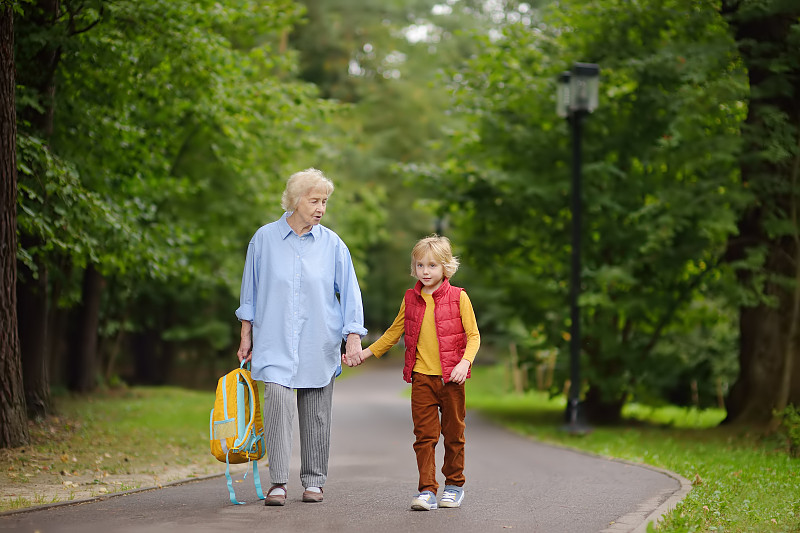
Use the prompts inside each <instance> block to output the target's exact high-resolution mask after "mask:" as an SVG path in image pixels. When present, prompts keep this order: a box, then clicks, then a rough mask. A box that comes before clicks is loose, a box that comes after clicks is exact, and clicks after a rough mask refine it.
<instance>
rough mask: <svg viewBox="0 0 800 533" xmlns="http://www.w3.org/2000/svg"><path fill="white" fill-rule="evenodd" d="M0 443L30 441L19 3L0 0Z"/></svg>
mask: <svg viewBox="0 0 800 533" xmlns="http://www.w3.org/2000/svg"><path fill="white" fill-rule="evenodd" d="M0 74H2V75H0V80H2V81H0V191H1V192H0V202H2V203H0V209H2V220H0V231H1V232H2V235H0V268H1V269H2V270H0V271H1V272H2V291H0V448H10V447H14V446H20V445H23V444H27V442H28V438H29V437H28V424H27V420H26V417H25V396H24V394H23V388H22V385H23V382H22V361H21V360H20V349H19V336H18V334H17V310H16V299H17V296H16V286H17V257H16V255H17V254H16V250H17V235H16V231H17V229H16V228H17V224H16V222H17V220H16V219H17V162H16V152H17V150H16V143H17V140H16V137H17V119H16V110H15V105H14V100H15V99H14V78H15V76H14V6H13V3H12V2H10V1H9V0H3V2H2V3H0Z"/></svg>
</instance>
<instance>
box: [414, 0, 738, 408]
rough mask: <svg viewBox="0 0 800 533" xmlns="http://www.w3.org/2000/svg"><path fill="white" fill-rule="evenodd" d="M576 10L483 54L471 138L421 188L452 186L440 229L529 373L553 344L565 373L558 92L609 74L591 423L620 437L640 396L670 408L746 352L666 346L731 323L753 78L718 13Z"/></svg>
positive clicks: (593, 301) (585, 298) (694, 7)
mask: <svg viewBox="0 0 800 533" xmlns="http://www.w3.org/2000/svg"><path fill="white" fill-rule="evenodd" d="M563 8H564V4H558V9H555V8H552V9H545V10H542V11H533V12H531V11H530V8H529V7H527V6H523V5H520V7H519V11H518V12H517V13H516V14H514V13H509V12H507V13H506V19H505V20H506V22H504V23H503V24H502V25H501V30H502V32H498V33H497V34H495V35H492V36H489V37H486V38H484V39H483V42H482V52H481V54H480V55H479V56H478V57H476V58H475V59H474V60H473V61H471V62H470V64H469V65H468V68H465V69H462V70H461V71H459V72H458V73H457V75H456V76H455V77H454V79H453V87H454V89H455V90H456V91H457V94H458V95H459V98H458V101H457V105H458V107H457V109H458V110H459V111H460V112H462V113H464V114H465V116H467V117H469V119H470V120H471V123H470V125H469V126H470V127H468V128H465V129H464V131H463V132H459V133H458V134H456V135H454V136H453V142H452V143H451V146H452V147H453V148H454V149H453V151H452V152H451V157H450V158H449V159H448V160H447V162H446V163H445V164H443V165H441V168H440V169H437V168H424V167H423V168H421V169H418V173H419V174H421V175H422V176H423V177H424V178H425V180H426V181H427V182H430V181H431V180H438V181H439V182H440V185H441V187H440V188H438V189H437V190H436V192H437V193H438V194H439V195H440V197H441V198H443V199H446V202H445V203H444V204H443V206H442V214H443V215H447V216H449V217H450V218H451V219H452V220H453V226H454V227H455V228H456V230H455V231H456V236H457V237H456V242H460V243H461V244H462V246H464V247H465V248H466V249H467V250H468V254H467V256H466V258H465V259H466V260H467V261H466V262H468V263H471V264H473V265H474V266H475V273H476V275H479V276H480V279H482V280H483V283H482V285H484V286H486V287H489V289H487V290H486V291H485V292H486V294H485V295H484V296H483V298H485V301H486V309H487V310H489V311H490V313H491V315H492V318H493V325H494V326H495V327H496V328H497V329H498V330H499V331H500V332H504V333H505V334H506V335H510V336H511V338H512V339H514V340H516V341H517V342H518V343H519V344H521V345H522V346H524V347H525V348H527V349H528V352H527V357H528V358H529V362H531V363H533V362H534V356H535V353H534V352H535V350H536V349H538V348H551V347H555V348H557V349H559V350H560V352H561V354H562V361H563V360H564V359H566V357H564V356H565V355H566V353H567V350H566V349H567V347H568V340H569V339H568V334H567V332H568V330H569V327H568V326H569V316H568V315H569V314H568V307H567V305H566V304H567V294H568V293H567V291H568V282H567V280H568V279H569V271H568V268H569V267H568V265H569V259H568V258H569V255H568V254H569V243H568V239H567V237H568V234H569V232H568V231H567V228H569V225H570V223H571V220H570V218H571V217H570V211H569V206H568V202H567V200H568V198H569V194H568V192H569V191H568V187H569V183H568V181H569V180H568V179H566V177H567V176H568V169H569V162H568V156H569V146H568V139H569V135H568V132H567V125H566V124H565V123H564V121H563V120H560V119H559V118H557V117H556V116H555V112H554V107H553V100H552V96H551V95H554V94H555V87H554V84H555V79H556V77H557V75H558V74H559V73H560V72H561V71H563V70H565V69H567V68H569V67H570V65H571V63H572V62H574V61H590V62H597V63H599V64H600V65H601V69H602V73H603V74H602V87H603V89H602V96H601V98H602V100H601V106H600V108H599V109H598V111H597V112H596V113H595V114H594V115H593V116H592V117H591V118H590V119H589V120H587V121H586V129H585V134H584V161H585V162H589V163H587V164H586V165H585V166H584V187H585V188H584V191H585V196H584V211H585V216H584V224H585V225H584V228H583V232H582V236H583V239H584V242H583V244H582V249H583V250H584V264H583V272H582V273H581V277H582V291H581V300H580V305H581V309H582V312H581V319H582V324H581V329H582V331H583V332H584V337H583V338H582V347H581V348H582V354H583V355H582V372H583V374H584V376H585V378H586V386H585V395H586V408H587V413H588V414H589V417H590V420H592V422H594V423H601V422H613V421H615V420H617V419H618V418H619V416H620V413H621V408H622V406H623V405H624V403H625V402H626V401H627V400H628V399H629V398H630V397H631V396H634V395H635V396H636V397H637V398H644V397H648V395H649V399H651V400H655V399H656V398H657V397H659V396H660V397H662V398H663V397H664V396H665V393H666V391H667V390H668V389H670V388H671V387H674V386H677V385H678V384H679V380H681V379H685V376H681V375H680V374H679V372H678V369H681V370H682V369H684V368H686V367H687V366H688V367H689V368H691V369H693V368H698V369H699V368H700V366H701V365H700V363H701V362H702V361H704V360H706V361H707V360H710V359H712V358H713V357H715V356H716V354H719V353H723V354H724V353H726V351H730V350H731V348H732V347H733V340H734V339H733V335H728V334H727V333H723V334H721V336H720V337H719V338H717V339H715V341H716V342H715V346H710V345H707V344H702V343H698V344H695V345H693V346H691V350H692V352H691V354H692V355H691V357H690V358H687V359H688V360H687V359H681V358H679V354H678V353H677V350H675V349H665V347H666V346H670V345H673V346H676V345H678V343H679V342H680V343H682V346H683V347H684V348H686V340H687V339H694V340H696V341H699V340H700V339H702V338H703V335H702V334H701V333H702V331H706V332H707V331H717V330H716V329H715V324H716V323H717V322H718V321H719V320H720V317H721V316H723V317H724V316H726V313H725V309H726V306H727V305H729V304H727V303H726V301H725V299H724V295H725V294H726V291H727V290H729V289H730V287H731V283H730V279H729V276H728V274H727V273H726V272H725V269H724V268H723V267H722V266H721V265H720V258H721V254H722V252H723V251H724V244H725V240H726V238H727V236H728V235H729V234H730V233H732V232H733V231H734V230H735V226H734V220H735V215H734V213H735V209H736V208H737V207H738V206H739V205H740V204H741V202H742V201H743V200H744V195H742V194H741V193H740V191H739V188H738V187H736V179H735V178H736V167H735V164H734V163H735V154H736V153H737V149H738V142H737V135H738V125H739V123H740V121H741V120H742V117H743V112H742V110H743V106H741V105H740V103H741V98H742V97H743V95H744V84H743V80H744V78H743V75H742V72H741V70H740V69H739V68H737V64H736V60H735V56H734V55H733V54H732V47H731V40H730V38H729V37H728V35H727V33H726V27H725V24H724V22H723V21H722V20H721V18H720V17H719V14H718V13H717V12H716V11H715V10H714V9H713V6H712V4H711V3H710V2H708V3H701V4H698V3H697V2H690V1H688V0H671V1H666V2H663V1H661V2H644V3H638V4H631V3H630V2H625V1H608V2H603V3H598V2H573V3H570V4H569V9H563ZM540 22H541V23H542V24H541V25H540ZM537 26H538V27H537ZM477 296H478V295H477V294H476V297H477ZM476 299H477V298H476ZM483 303H484V302H483V301H479V302H478V303H476V305H477V306H478V307H479V308H480V307H481V305H482V304H483ZM731 328H732V324H730V323H729V324H728V327H727V329H728V330H731ZM559 366H560V369H561V371H562V372H563V371H564V370H565V369H566V365H564V364H562V365H559ZM723 366H724V365H723ZM726 368H728V367H726ZM698 373H699V372H698ZM562 375H564V373H562ZM715 377H716V376H715ZM684 386H685V387H686V388H687V389H688V387H689V383H684ZM558 388H559V387H556V389H558ZM554 392H555V391H554Z"/></svg>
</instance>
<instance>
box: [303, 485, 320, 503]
mask: <svg viewBox="0 0 800 533" xmlns="http://www.w3.org/2000/svg"><path fill="white" fill-rule="evenodd" d="M303 501H304V502H306V503H319V502H321V501H322V488H321V487H320V489H319V492H314V491H311V490H305V491H303Z"/></svg>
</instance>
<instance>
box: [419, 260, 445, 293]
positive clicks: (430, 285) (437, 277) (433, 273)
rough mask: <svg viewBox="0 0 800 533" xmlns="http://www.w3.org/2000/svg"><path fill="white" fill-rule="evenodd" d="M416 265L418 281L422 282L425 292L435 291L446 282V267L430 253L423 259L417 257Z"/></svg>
mask: <svg viewBox="0 0 800 533" xmlns="http://www.w3.org/2000/svg"><path fill="white" fill-rule="evenodd" d="M414 265H415V266H414V271H415V272H416V275H417V279H418V280H420V281H421V282H422V285H423V290H425V292H433V291H435V290H436V289H438V288H439V285H441V284H442V281H444V266H443V265H442V264H441V263H440V262H439V261H437V260H436V259H434V258H433V256H432V255H431V254H430V252H428V253H427V254H425V255H424V256H423V257H417V258H416V260H415V261H414Z"/></svg>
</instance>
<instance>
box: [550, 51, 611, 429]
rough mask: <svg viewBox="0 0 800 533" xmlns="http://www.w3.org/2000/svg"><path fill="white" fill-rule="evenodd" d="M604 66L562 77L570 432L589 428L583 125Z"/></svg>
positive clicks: (580, 67) (579, 67) (586, 66)
mask: <svg viewBox="0 0 800 533" xmlns="http://www.w3.org/2000/svg"><path fill="white" fill-rule="evenodd" d="M599 78H600V67H598V66H597V65H595V64H593V63H575V64H574V65H573V66H572V71H569V72H563V73H561V75H560V76H559V78H558V92H557V94H556V106H557V108H556V111H557V113H558V116H560V117H563V118H566V119H567V120H568V121H569V124H570V127H571V130H572V194H571V210H572V261H571V269H570V290H569V300H570V321H571V326H570V346H569V352H570V388H569V399H568V402H567V412H566V422H567V425H566V427H565V429H566V430H567V431H569V432H570V433H585V432H587V431H588V429H589V428H588V426H587V425H586V421H585V417H584V416H583V412H582V407H581V404H580V394H581V366H580V365H581V357H580V354H581V329H580V325H581V320H580V318H581V315H580V307H579V306H578V297H579V295H580V291H581V285H580V284H581V211H582V209H581V126H582V122H583V119H584V117H586V115H588V114H589V113H591V112H592V111H594V110H595V109H597V100H598V81H599Z"/></svg>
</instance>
